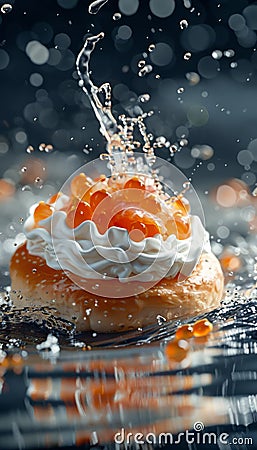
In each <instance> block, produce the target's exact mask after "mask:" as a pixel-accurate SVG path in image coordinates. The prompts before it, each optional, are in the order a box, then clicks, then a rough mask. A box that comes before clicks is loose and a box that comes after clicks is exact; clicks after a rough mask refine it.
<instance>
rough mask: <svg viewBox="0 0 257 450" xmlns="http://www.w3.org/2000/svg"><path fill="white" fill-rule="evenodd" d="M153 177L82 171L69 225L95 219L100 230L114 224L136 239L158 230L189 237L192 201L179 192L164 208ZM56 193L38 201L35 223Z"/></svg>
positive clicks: (76, 179)
mask: <svg viewBox="0 0 257 450" xmlns="http://www.w3.org/2000/svg"><path fill="white" fill-rule="evenodd" d="M151 181H152V180H151V179H149V177H147V176H133V177H131V176H126V175H125V176H123V177H120V178H119V179H116V180H115V179H112V178H110V179H108V178H106V177H105V175H101V176H100V177H98V178H97V179H95V180H92V179H91V178H89V177H87V176H86V175H85V174H84V173H80V174H79V175H77V176H76V177H74V178H73V180H72V181H71V185H70V194H71V195H70V201H69V203H68V206H66V207H65V211H66V213H67V218H66V223H67V225H68V226H69V227H70V228H76V227H78V226H79V225H81V224H82V223H83V222H85V221H86V220H93V221H94V222H95V223H96V225H97V228H98V231H99V232H100V233H105V231H106V230H107V229H108V228H110V227H111V226H116V227H120V228H125V229H127V230H128V232H129V234H130V238H131V239H133V240H135V241H140V240H142V239H144V238H146V237H153V236H155V235H156V234H162V235H163V236H164V238H167V237H168V236H169V235H171V234H175V235H176V236H177V237H178V239H181V240H183V239H187V238H188V237H189V236H190V234H191V222H190V216H189V213H190V205H189V202H188V201H187V200H186V199H185V198H184V197H183V196H182V195H179V196H178V197H177V198H174V199H169V201H168V202H167V203H166V204H165V209H163V206H162V202H161V200H160V198H159V196H158V193H157V191H156V188H155V186H154V185H153V183H152V182H151ZM57 195H58V194H56V195H55V196H53V197H52V198H51V199H50V200H49V201H48V203H44V202H40V203H39V205H38V206H37V208H36V210H35V212H34V219H35V223H36V224H37V223H38V222H39V221H40V220H43V219H45V218H47V217H50V216H51V214H52V212H53V208H52V205H53V203H54V201H55V199H56V196H57ZM100 204H101V207H100V208H99V205H100ZM53 206H54V205H53Z"/></svg>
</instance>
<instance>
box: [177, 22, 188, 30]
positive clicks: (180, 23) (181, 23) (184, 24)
mask: <svg viewBox="0 0 257 450" xmlns="http://www.w3.org/2000/svg"><path fill="white" fill-rule="evenodd" d="M179 26H180V28H181V30H185V28H187V27H188V21H187V20H185V19H183V20H181V21H180V22H179Z"/></svg>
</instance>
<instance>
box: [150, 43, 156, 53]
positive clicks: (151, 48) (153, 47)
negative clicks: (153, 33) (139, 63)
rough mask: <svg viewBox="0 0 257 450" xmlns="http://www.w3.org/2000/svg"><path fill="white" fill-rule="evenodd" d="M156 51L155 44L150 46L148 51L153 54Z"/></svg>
mask: <svg viewBox="0 0 257 450" xmlns="http://www.w3.org/2000/svg"><path fill="white" fill-rule="evenodd" d="M154 49H155V45H154V44H150V45H149V47H148V51H149V52H152V51H153V50H154Z"/></svg>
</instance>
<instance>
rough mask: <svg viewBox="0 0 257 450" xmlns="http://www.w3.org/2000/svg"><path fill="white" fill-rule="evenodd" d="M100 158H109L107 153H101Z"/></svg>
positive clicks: (103, 159) (106, 159)
mask: <svg viewBox="0 0 257 450" xmlns="http://www.w3.org/2000/svg"><path fill="white" fill-rule="evenodd" d="M100 159H101V161H108V160H109V155H108V153H101V155H100Z"/></svg>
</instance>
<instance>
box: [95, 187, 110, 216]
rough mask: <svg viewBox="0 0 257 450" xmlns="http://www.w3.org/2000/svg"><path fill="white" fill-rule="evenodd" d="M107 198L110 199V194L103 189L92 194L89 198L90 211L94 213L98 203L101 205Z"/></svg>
mask: <svg viewBox="0 0 257 450" xmlns="http://www.w3.org/2000/svg"><path fill="white" fill-rule="evenodd" d="M107 197H110V194H109V193H108V192H106V191H105V190H104V189H101V190H100V191H95V192H93V194H92V195H91V196H90V206H91V208H92V210H93V211H94V210H95V209H96V207H97V206H98V205H99V203H101V202H102V201H103V200H104V199H105V198H107Z"/></svg>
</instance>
